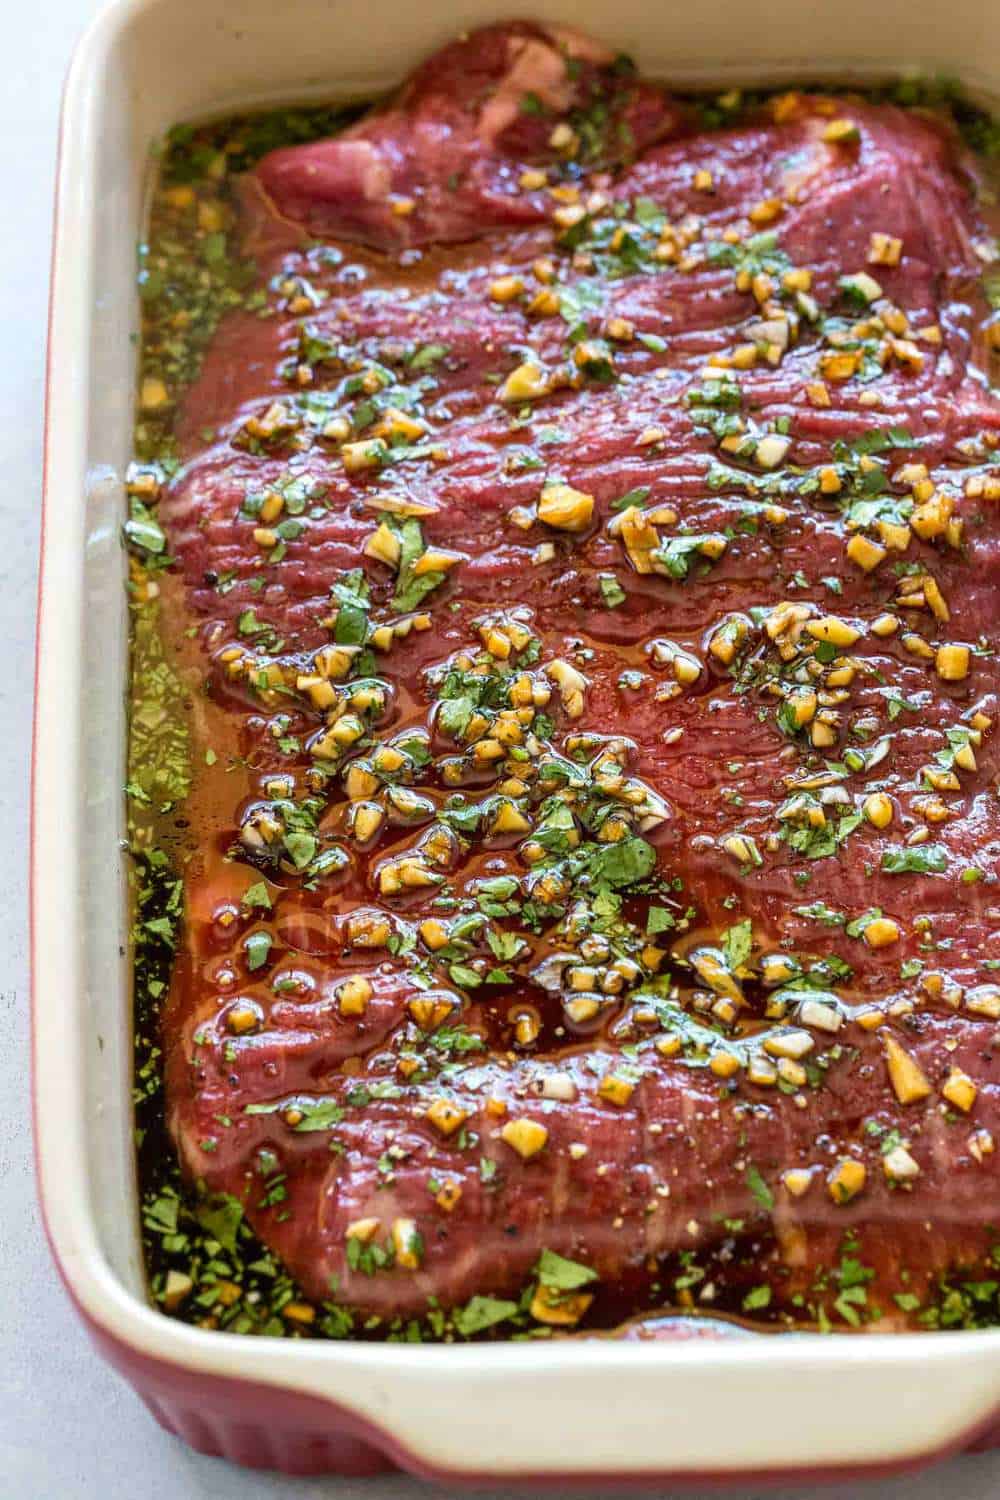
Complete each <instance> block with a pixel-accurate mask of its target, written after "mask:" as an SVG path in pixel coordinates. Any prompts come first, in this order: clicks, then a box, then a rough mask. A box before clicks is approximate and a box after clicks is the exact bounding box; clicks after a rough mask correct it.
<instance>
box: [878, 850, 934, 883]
mask: <svg viewBox="0 0 1000 1500" xmlns="http://www.w3.org/2000/svg"><path fill="white" fill-rule="evenodd" d="M947 868H948V851H947V850H946V849H944V848H942V846H941V845H940V844H914V845H913V846H912V847H907V846H906V845H902V844H897V845H895V846H894V847H893V848H891V849H885V850H883V852H882V869H883V870H885V872H886V873H887V874H888V875H929V874H934V875H941V874H943V873H944V871H945V870H947Z"/></svg>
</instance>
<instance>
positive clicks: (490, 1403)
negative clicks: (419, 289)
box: [32, 0, 1000, 1482]
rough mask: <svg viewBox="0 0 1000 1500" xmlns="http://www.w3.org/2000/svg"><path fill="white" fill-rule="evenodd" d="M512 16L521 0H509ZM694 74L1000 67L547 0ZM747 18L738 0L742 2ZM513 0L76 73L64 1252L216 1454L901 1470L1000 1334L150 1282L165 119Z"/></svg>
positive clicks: (163, 1413)
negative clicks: (147, 377) (129, 517)
mask: <svg viewBox="0 0 1000 1500" xmlns="http://www.w3.org/2000/svg"><path fill="white" fill-rule="evenodd" d="M499 9H500V12H502V10H503V7H502V5H501V6H500V7H499ZM527 9H530V10H531V11H533V12H535V13H537V14H539V15H541V16H542V17H545V18H549V19H556V20H560V21H564V22H571V23H572V24H573V25H575V26H577V27H580V28H584V29H586V30H590V31H593V32H595V33H598V34H603V35H604V36H605V37H606V38H607V39H608V40H609V41H611V42H612V43H613V44H615V45H620V46H621V47H623V48H625V49H627V50H629V51H630V52H632V53H633V54H634V55H635V56H636V57H637V59H638V61H639V63H640V65H641V67H642V70H643V71H644V72H645V73H647V74H652V75H654V76H656V75H659V76H661V77H664V78H669V79H671V80H673V81H676V82H679V83H685V84H691V83H694V82H705V83H709V82H724V81H726V80H737V79H739V80H766V81H778V80H781V79H789V80H793V79H801V78H802V77H803V76H805V75H808V76H809V77H811V78H818V77H827V78H833V79H838V78H839V79H843V78H845V77H847V76H851V77H857V76H862V77H866V76H867V77H871V76H874V75H885V74H887V73H895V72H898V71H899V70H900V68H905V67H914V68H918V69H921V70H922V71H929V72H934V71H943V72H947V73H949V74H952V75H955V76H958V77H961V78H962V79H963V80H964V81H965V83H966V84H967V86H968V87H969V88H970V89H971V90H972V91H973V92H974V93H976V94H979V95H987V96H988V95H990V94H991V93H992V94H994V95H1000V57H998V55H997V53H996V50H995V48H994V47H993V46H992V45H991V43H992V37H991V36H990V35H989V34H988V30H987V23H988V16H987V7H985V6H984V5H982V3H981V0H953V3H952V4H951V6H950V7H949V9H948V21H947V25H946V26H944V27H942V26H941V24H940V15H941V13H940V9H939V7H937V6H935V5H932V4H931V3H930V0H918V3H917V4H913V3H912V0H883V3H882V4H881V5H880V6H878V7H871V6H869V5H868V4H867V3H866V0H840V3H839V4H837V5H836V6H833V5H830V6H819V7H813V8H810V9H809V10H804V9H803V8H802V7H801V6H800V5H797V4H795V3H793V0H743V3H742V4H741V6H740V7H739V10H738V13H737V12H735V11H734V9H733V7H732V5H731V3H730V0H702V3H701V4H700V5H699V6H698V7H697V8H696V10H692V9H690V8H683V7H679V6H677V7H674V6H669V5H664V6H657V7H651V6H649V5H647V4H646V3H645V0H616V3H615V4H613V5H612V4H610V3H607V0H572V3H571V0H561V3H560V0H534V3H533V4H532V5H531V6H530V7H527ZM737 16H738V18H737ZM497 18H498V0H459V3H455V0H447V3H446V0H424V3H423V4H422V5H400V4H396V3H394V0H383V3H381V4H379V3H376V4H372V3H370V0H365V3H363V0H285V3H284V4H281V5H275V4H274V3H273V0H241V4H240V5H238V6H234V5H232V3H231V0H122V3H119V4H116V5H113V6H111V7H110V8H109V9H108V10H106V11H105V12H104V14H103V15H102V16H101V17H100V18H99V19H98V20H97V22H96V24H95V25H94V26H93V27H92V28H91V30H90V31H89V32H88V34H87V35H86V37H85V38H84V40H83V41H82V42H81V44H80V46H79V48H78V50H77V53H76V57H75V59H74V62H73V66H72V69H71V72H70V77H69V81H68V84H67V89H66V98H65V108H64V116H63V126H62V140H61V156H60V167H59V185H58V202H57V217H56V236H55V254H54V266H53V279H52V305H51V327H50V338H49V383H48V422H47V437H46V482H45V512H44V524H43V558H42V583H41V595H40V617H39V633H38V680H37V716H36V735H35V759H34V835H33V875H32V912H33V964H34V1086H35V1124H36V1131H37V1155H38V1174H39V1181H40V1188H41V1197H42V1203H43V1208H44V1213H45V1219H46V1223H47V1226H48V1233H49V1237H50V1240H51V1243H52V1248H53V1251H54V1253H55V1256H56V1258H57V1260H58V1263H59V1266H60V1269H61V1271H62V1275H63V1278H64V1280H65V1282H66V1285H67V1287H68V1289H69V1291H70V1293H71V1295H72V1297H73V1299H74V1301H75V1302H76V1304H77V1306H78V1308H79V1310H80V1313H81V1315H82V1316H83V1318H84V1319H85V1320H86V1322H87V1324H88V1327H89V1329H90V1331H91V1333H92V1335H93V1337H94V1339H95V1341H96V1342H97V1344H98V1345H99V1346H100V1348H101V1350H102V1351H103V1353H104V1354H105V1355H106V1356H107V1358H108V1359H109V1360H110V1361H111V1362H112V1363H113V1364H114V1365H116V1366H117V1367H118V1368H119V1369H120V1370H121V1371H123V1372H124V1373H125V1374H126V1375H127V1376H128V1378H129V1379H130V1380H132V1382H133V1383H134V1384H135V1386H136V1387H137V1389H138V1390H139V1392H140V1394H141V1395H142V1397H143V1398H144V1400H145V1401H146V1403H147V1405H148V1406H149V1407H150V1409H151V1410H152V1412H153V1413H154V1415H155V1416H156V1417H157V1418H158V1419H159V1420H160V1421H161V1422H162V1423H163V1425H164V1426H166V1427H168V1428H169V1429H170V1430H172V1431H174V1432H177V1433H180V1434H181V1435H183V1436H184V1437H185V1438H186V1439H187V1440H188V1441H189V1442H190V1443H191V1444H192V1445H193V1446H195V1447H196V1448H199V1449H201V1450H202V1451H205V1452H210V1453H219V1454H225V1455H226V1456H228V1457H230V1458H233V1459H235V1460H237V1461H239V1462H243V1463H247V1464H253V1465H258V1466H269V1467H276V1468H280V1469H284V1470H287V1471H291V1472H322V1471H336V1472H341V1473H348V1472H350V1473H362V1472H374V1471H375V1470H377V1469H380V1468H386V1467H391V1466H393V1465H401V1466H403V1467H405V1468H407V1469H409V1470H412V1471H415V1472H418V1473H421V1474H426V1475H433V1476H437V1477H440V1478H447V1479H448V1480H450V1481H458V1480H473V1479H479V1480H480V1481H482V1480H484V1479H489V1478H494V1477H495V1478H503V1479H508V1480H509V1479H511V1478H526V1479H531V1480H532V1481H535V1482H538V1481H541V1480H544V1479H552V1478H556V1477H559V1478H563V1479H566V1480H588V1481H595V1480H602V1481H605V1482H617V1481H622V1480H635V1479H649V1480H653V1479H655V1480H657V1481H662V1480H664V1479H665V1478H667V1477H675V1478H678V1479H685V1480H690V1479H692V1478H695V1477H698V1478H713V1479H719V1478H726V1477H732V1478H739V1477H742V1478H743V1479H744V1480H746V1479H748V1478H749V1477H750V1476H753V1478H754V1479H758V1480H759V1479H760V1478H761V1477H763V1476H764V1475H775V1476H778V1475H780V1476H782V1477H786V1478H787V1477H791V1476H793V1475H800V1476H801V1475H805V1474H809V1475H813V1476H815V1475H818V1474H820V1473H832V1472H837V1473H839V1474H841V1475H843V1474H844V1473H846V1472H848V1471H851V1472H855V1473H860V1472H872V1471H877V1470H888V1469H891V1468H898V1467H904V1466H907V1465H913V1464H917V1463H920V1462H924V1461H926V1460H928V1459H929V1458H930V1457H932V1456H934V1455H940V1454H944V1453H946V1452H949V1451H954V1450H956V1449H959V1448H961V1447H963V1446H968V1445H969V1444H970V1443H973V1442H983V1441H987V1440H988V1439H989V1434H990V1429H991V1427H992V1428H993V1438H994V1440H997V1441H1000V1426H998V1425H997V1424H998V1423H1000V1330H997V1331H996V1332H986V1333H935V1334H926V1335H910V1336H895V1337H892V1336H885V1335H882V1336H879V1335H870V1336H869V1335H866V1336H862V1337H852V1336H842V1337H827V1338H823V1337H818V1336H816V1337H814V1336H808V1337H773V1338H772V1337H763V1338H758V1339H748V1340H733V1341H722V1342H713V1341H702V1340H698V1339H692V1340H689V1341H686V1342H685V1341H676V1342H663V1343H658V1344H655V1343H654V1344H647V1345H637V1344H628V1343H624V1344H623V1343H608V1342H601V1341H593V1342H589V1343H585V1344H580V1343H573V1342H564V1343H558V1342H554V1343H552V1344H548V1345H542V1344H538V1345H525V1344H512V1345H496V1346H494V1345H487V1346H478V1347H477V1346H472V1345H470V1346H465V1347H456V1348H448V1347H442V1346H438V1347H420V1346H418V1347H412V1346H404V1345H378V1344H352V1343H319V1342H291V1341H281V1340H270V1339H265V1338H261V1339H249V1338H240V1337H238V1336H235V1335H230V1334H222V1333H215V1332H207V1331H202V1330H198V1329H196V1328H192V1327H188V1326H184V1325H182V1324H180V1323H178V1322H174V1321H172V1320H170V1319H168V1318H166V1317H164V1316H163V1315H162V1314H161V1313H159V1312H157V1311H155V1310H154V1309H153V1308H152V1307H150V1306H149V1304H148V1303H147V1300H146V1297H145V1294H144V1282H143V1269H142V1258H141V1251H140V1244H139V1235H138V1227H137V1222H138V1221H137V1209H136V1182H135V1170H134V1164H133V1153H132V1133H131V1104H130V1066H131V1040H130V1030H131V1027H130V1007H129V963H128V956H127V942H126V933H127V921H126V910H125V898H124V884H125V882H124V868H123V858H124V856H123V855H122V853H121V845H120V839H121V836H122V834H123V831H124V808H123V803H122V796H121V790H120V789H121V786H122V783H123V780H124V776H123V754H124V734H125V719H124V688H125V673H126V665H127V640H126V612H125V608H124V591H123V575H124V562H123V556H122V552H121V550H120V547H119V541H118V535H119V519H120V515H121V513H122V489H121V476H122V474H123V471H124V467H125V464H126V461H127V459H128V456H129V445H130V432H131V425H132V400H133V384H134V381H133V364H134V358H135V346H134V342H133V339H134V333H135V328H136V326H137V312H136V299H135V294H134V272H135V242H136V239H137V238H138V237H139V235H140V229H141V224H142V217H143V203H144V186H145V183H146V179H147V167H148V161H149V151H150V147H151V144H152V142H153V141H154V140H155V138H156V137H157V136H158V135H159V134H160V133H161V132H162V131H163V130H164V129H165V127H167V126H168V125H169V124H171V123H172V122H175V121H178V120H182V119H185V118H196V117H198V116H204V115H206V114H210V113H212V112H224V111H226V110H228V109H230V108H232V107H235V106H238V105H245V104H247V103H248V102H256V101H264V100H272V101H279V100H288V99H291V98H295V97H299V98H303V97H316V96H319V95H325V96H328V97H329V96H333V95H340V96H348V95H350V96H357V95H364V94H368V93H374V92H377V91H378V90H380V89H382V88H383V87H385V86H386V85H387V84H389V83H390V82H392V81H393V80H395V79H398V78H400V77H401V76H402V75H403V74H404V73H405V72H406V71H407V69H408V68H409V67H410V66H411V65H412V64H413V63H414V62H415V61H416V60H417V59H418V58H420V57H421V56H423V55H424V54H426V53H427V52H429V51H431V50H432V49H433V48H434V47H436V46H437V45H438V44H440V43H441V42H442V41H444V40H445V39H446V38H447V37H448V36H449V34H453V33H455V32H456V31H457V30H459V29H460V28H462V27H463V26H466V25H474V24H480V23H483V22H486V21H488V20H492V19H497Z"/></svg>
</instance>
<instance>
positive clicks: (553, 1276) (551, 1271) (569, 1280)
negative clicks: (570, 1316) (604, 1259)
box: [535, 1250, 597, 1292]
mask: <svg viewBox="0 0 1000 1500" xmlns="http://www.w3.org/2000/svg"><path fill="white" fill-rule="evenodd" d="M535 1275H536V1276H537V1277H538V1280H539V1281H540V1283H541V1284H542V1286H544V1287H546V1288H548V1289H549V1290H550V1291H556V1292H573V1291H576V1289H577V1288H578V1287H581V1286H588V1285H589V1284H590V1282H592V1281H596V1280H597V1272H596V1271H592V1270H591V1268H590V1267H589V1266H581V1265H580V1264H579V1262H577V1261H575V1260H566V1259H565V1258H564V1257H563V1256H562V1255H557V1254H556V1252H555V1251H554V1250H543V1251H542V1253H541V1255H540V1256H539V1257H538V1264H537V1265H536V1267H535Z"/></svg>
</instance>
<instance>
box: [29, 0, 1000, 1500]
mask: <svg viewBox="0 0 1000 1500" xmlns="http://www.w3.org/2000/svg"><path fill="white" fill-rule="evenodd" d="M236 3H238V0H234V4H236ZM279 3H280V0H279ZM507 8H509V7H505V6H503V5H500V6H499V10H500V11H501V12H504V11H505V9H507ZM98 9H99V0H35V3H34V4H33V5H25V4H21V5H18V6H17V7H16V19H15V7H14V4H13V0H6V3H5V4H2V5H0V11H2V12H4V13H5V20H6V23H7V24H6V26H5V28H4V40H5V43H6V47H7V51H8V57H9V63H8V67H7V71H6V81H5V84H4V88H3V90H2V92H0V182H2V185H3V201H4V213H3V229H2V231H0V310H2V311H0V478H2V483H0V538H2V546H0V640H2V641H5V642H6V643H7V644H6V648H5V653H6V654H5V656H4V658H3V670H2V671H0V729H2V745H3V756H4V761H5V765H4V768H3V772H2V774H0V828H4V829H6V830H7V833H8V835H9V839H8V845H7V850H6V854H5V856H4V857H3V858H2V859H0V924H2V927H3V929H5V930H4V942H3V946H2V950H0V951H3V952H5V953H6V954H7V962H6V966H5V968H4V969H3V970H2V971H0V1500H57V1497H58V1500H184V1497H189V1496H212V1497H213V1500H226V1497H229V1496H232V1497H236V1496H239V1497H240V1500H265V1497H275V1496H278V1495H282V1496H285V1495H288V1496H294V1497H301V1500H310V1497H318V1496H321V1495H323V1496H334V1495H343V1496H346V1495H348V1494H350V1495H357V1496H358V1497H359V1500H389V1497H390V1496H391V1497H394V1500H404V1497H406V1500H410V1497H417V1496H419V1495H421V1494H427V1493H432V1491H429V1490H427V1489H425V1488H423V1487H421V1486H419V1485H417V1484H416V1483H415V1482H413V1481H410V1480H404V1479H390V1480H384V1479H383V1480H366V1481H359V1480H350V1481H346V1480H345V1481H340V1480H336V1479H327V1480H323V1479H317V1480H312V1481H303V1480H291V1479H287V1478H284V1477H281V1476H270V1475H264V1474H251V1473H248V1472H246V1471H243V1470H238V1469H234V1468H230V1467H229V1466H227V1465H226V1464H223V1463H220V1462H219V1461H217V1460H213V1459H206V1458H201V1457H199V1456H198V1455H196V1454H193V1453H191V1452H189V1451H188V1450H187V1449H186V1448H185V1447H184V1446H183V1445H182V1444H181V1443H179V1442H177V1441H176V1440H175V1439H173V1438H170V1437H168V1436H167V1435H166V1434H165V1433H164V1432H162V1431H161V1430H160V1428H158V1427H157V1426H156V1425H155V1423H154V1422H153V1420H152V1419H151V1418H150V1417H149V1416H148V1415H147V1413H146V1411H145V1408H144V1407H143V1406H142V1405H141V1403H140V1402H139V1401H138V1399H137V1398H136V1397H135V1396H134V1395H133V1393H132V1391H131V1390H130V1388H129V1387H128V1386H126V1385H125V1384H124V1383H123V1382H122V1381H121V1380H120V1379H119V1378H118V1377H117V1376H115V1375H113V1374H112V1373H111V1371H110V1370H108V1369H107V1368H105V1366H104V1365H103V1364H101V1362H100V1361H99V1360H98V1358H97V1356H96V1355H95V1354H94V1353H92V1351H91V1349H90V1346H89V1344H88V1342H87V1340H86V1338H85V1336H84V1334H83V1332H82V1330H81V1328H80V1327H79V1326H78V1324H77V1322H76V1319H75V1317H74V1315H73V1313H72V1311H71V1309H70V1307H69V1304H68V1302H67V1300H66V1298H65V1296H64V1295H63V1292H62V1290H61V1288H60V1287H59V1285H58V1283H57V1281H56V1277H55V1274H54V1272H53V1269H52V1266H51V1264H50V1262H49V1257H48V1252H47V1250H46V1247H45V1244H44V1242H43V1238H42V1232H41V1227H40V1224H39V1219H38V1212H37V1209H36V1205H35V1193H34V1181H33V1177H32V1169H31V1154H30V1152H31V1148H30V1128H29V1105H28V1079H27V1057H28V977H27V936H26V894H27V893H26V883H25V869H26V849H27V806H28V800H27V792H28V767H29V745H30V715H31V705H30V697H31V679H32V664H31V656H32V648H33V635H34V608H35V565H36V548H37V533H38V525H37V517H38V507H39V494H40V486H41V459H40V453H41V422H42V371H43V360H44V337H45V334H44V330H45V305H46V297H47V279H48V254H47V245H48V239H49V229H50V206H51V195H52V175H53V166H54V158H55V139H56V122H57V115H58V106H59V91H60V87H61V83H62V77H63V73H64V71H65V68H66V64H67V60H68V58H69V54H70V50H71V48H72V44H73V41H74V39H75V37H76V36H77V34H78V33H79V32H80V30H81V29H82V27H83V26H84V25H85V24H86V22H87V21H88V20H89V19H90V17H91V16H92V15H93V14H94V13H95V12H96V11H97V10H98ZM515 9H516V7H515ZM521 9H525V10H530V5H527V6H523V7H521ZM891 1399H892V1396H891V1392H888V1391H887V1392H886V1400H887V1401H891ZM831 1415H832V1416H833V1415H834V1414H831ZM438 1493H440V1492H438ZM505 1493H507V1492H505ZM510 1493H513V1492H510ZM521 1493H525V1492H523V1491H522V1492H521ZM772 1493H773V1494H774V1495H775V1496H776V1497H777V1500H781V1496H784V1497H785V1500H789V1497H791V1495H792V1494H793V1492H792V1491H787V1490H782V1491H780V1492H779V1491H774V1492H772ZM816 1493H820V1494H822V1495H825V1496H827V1497H829V1500H869V1497H872V1500H874V1497H876V1496H879V1497H884V1500H895V1497H898V1500H903V1497H905V1500H987V1497H989V1500H993V1497H995V1496H997V1495H998V1493H1000V1451H998V1452H997V1453H996V1454H995V1455H980V1456H975V1457H966V1458H961V1459H957V1460H954V1461H953V1462H951V1463H949V1464H947V1465H944V1466H941V1467H938V1468H937V1469H935V1470H933V1471H932V1472H930V1473H928V1474H925V1475H924V1476H922V1477H920V1478H918V1479H916V1480H914V1479H905V1478H904V1479H898V1480H887V1481H884V1482H881V1483H872V1484H866V1485H859V1484H846V1485H841V1486H837V1487H834V1488H832V1489H825V1490H823V1491H818V1492H816ZM794 1494H795V1495H796V1496H800V1497H801V1496H803V1495H804V1494H805V1492H803V1491H800V1490H796V1491H794Z"/></svg>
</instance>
